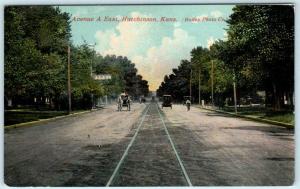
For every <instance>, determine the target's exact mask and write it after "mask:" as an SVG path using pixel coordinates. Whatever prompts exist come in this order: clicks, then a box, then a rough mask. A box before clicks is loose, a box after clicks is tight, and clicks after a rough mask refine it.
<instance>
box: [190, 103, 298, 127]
mask: <svg viewBox="0 0 300 189" xmlns="http://www.w3.org/2000/svg"><path fill="white" fill-rule="evenodd" d="M194 107H196V108H200V109H204V110H209V111H215V112H218V113H223V114H229V115H232V116H235V117H239V118H244V119H249V120H253V121H258V122H263V123H269V124H274V125H278V126H283V127H286V128H288V129H293V128H294V124H290V123H285V122H279V121H274V120H270V119H263V118H260V117H258V116H255V115H241V114H239V112H238V113H237V114H236V113H234V112H227V111H224V110H220V109H218V108H217V107H212V106H204V107H202V106H200V105H195V106H194Z"/></svg>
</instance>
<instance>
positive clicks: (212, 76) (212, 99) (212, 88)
mask: <svg viewBox="0 0 300 189" xmlns="http://www.w3.org/2000/svg"><path fill="white" fill-rule="evenodd" d="M211 104H212V106H214V61H213V60H212V61H211Z"/></svg>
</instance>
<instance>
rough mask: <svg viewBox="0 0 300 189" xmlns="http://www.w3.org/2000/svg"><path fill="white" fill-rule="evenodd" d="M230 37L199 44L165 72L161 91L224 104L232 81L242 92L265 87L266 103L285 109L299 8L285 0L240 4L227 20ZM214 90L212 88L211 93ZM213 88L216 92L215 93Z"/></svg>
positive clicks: (291, 91) (230, 94)
mask: <svg viewBox="0 0 300 189" xmlns="http://www.w3.org/2000/svg"><path fill="white" fill-rule="evenodd" d="M227 23H228V25H229V27H228V29H227V34H228V37H227V39H226V40H219V41H217V42H215V43H214V44H213V45H212V46H211V47H210V48H209V49H206V48H202V47H197V48H194V49H193V50H192V51H191V60H182V61H181V64H180V65H179V67H178V68H176V69H173V73H172V74H170V75H168V76H165V78H164V81H163V82H162V83H161V85H160V87H159V89H158V90H157V93H158V95H160V96H161V95H163V94H166V93H169V94H172V96H173V97H174V99H175V100H183V96H184V95H189V90H190V88H189V87H190V86H189V82H190V81H191V84H192V86H191V88H192V96H193V97H194V99H195V100H199V86H200V92H201V93H200V94H201V97H200V98H201V99H203V100H205V101H207V102H213V100H214V101H215V102H214V103H215V104H218V105H220V106H223V105H224V103H225V99H226V98H227V99H228V98H230V99H231V100H232V99H233V83H234V82H235V83H236V85H237V96H238V102H239V99H241V97H245V96H255V94H256V93H257V91H264V92H265V103H266V104H269V105H271V106H272V107H273V109H274V110H280V109H282V108H283V107H285V106H286V105H287V104H289V107H293V97H294V8H293V6H289V5H286V6H283V5H280V6H279V5H249V6H246V5H239V6H235V7H234V8H233V13H232V15H231V16H230V18H229V19H228V20H227ZM212 92H213V93H212ZM213 94H214V95H215V96H213Z"/></svg>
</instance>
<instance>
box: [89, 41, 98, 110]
mask: <svg viewBox="0 0 300 189" xmlns="http://www.w3.org/2000/svg"><path fill="white" fill-rule="evenodd" d="M87 46H88V47H93V50H94V48H95V46H96V43H95V44H89V45H87ZM91 78H93V60H91ZM91 100H92V108H91V109H92V110H93V109H94V94H93V93H92V94H91Z"/></svg>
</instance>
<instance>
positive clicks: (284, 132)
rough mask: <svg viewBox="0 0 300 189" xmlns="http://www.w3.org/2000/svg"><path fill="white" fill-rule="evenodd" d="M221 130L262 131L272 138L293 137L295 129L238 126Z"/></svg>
mask: <svg viewBox="0 0 300 189" xmlns="http://www.w3.org/2000/svg"><path fill="white" fill-rule="evenodd" d="M220 128H221V129H233V130H248V131H261V132H264V133H266V134H268V135H270V136H275V137H276V136H291V135H293V134H294V130H293V129H288V128H285V127H279V126H258V125H249V126H237V127H220Z"/></svg>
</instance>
